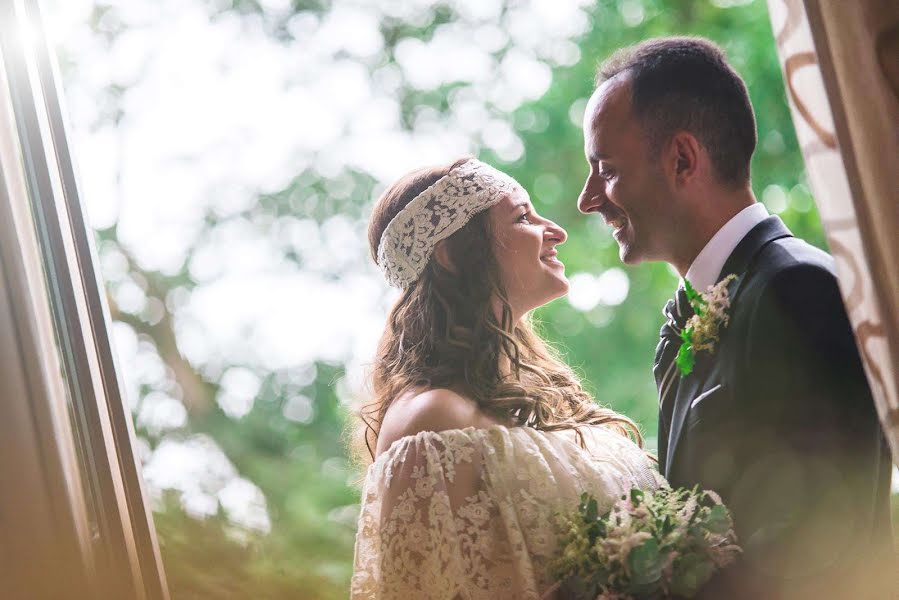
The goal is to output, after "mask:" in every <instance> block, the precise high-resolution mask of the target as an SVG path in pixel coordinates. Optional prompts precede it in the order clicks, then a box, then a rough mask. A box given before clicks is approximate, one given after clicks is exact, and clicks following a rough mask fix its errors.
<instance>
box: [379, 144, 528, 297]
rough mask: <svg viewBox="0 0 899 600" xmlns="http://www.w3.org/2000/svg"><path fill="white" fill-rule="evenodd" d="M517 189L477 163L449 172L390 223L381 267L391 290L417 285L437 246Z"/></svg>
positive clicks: (502, 175)
mask: <svg viewBox="0 0 899 600" xmlns="http://www.w3.org/2000/svg"><path fill="white" fill-rule="evenodd" d="M517 185H518V183H517V182H516V181H515V180H514V179H512V178H511V177H509V176H508V175H506V174H505V173H502V172H501V171H497V170H496V169H494V168H493V167H491V166H490V165H488V164H485V163H482V162H481V161H479V160H475V159H470V160H468V161H466V162H464V163H462V164H461V165H459V166H457V167H455V168H454V169H451V170H450V172H449V173H447V174H446V175H444V176H443V177H441V178H440V179H438V180H437V181H436V182H435V183H434V184H433V185H432V186H431V187H429V188H428V189H426V190H425V191H423V192H422V193H420V194H419V195H418V196H416V197H415V198H414V199H413V200H412V201H411V202H409V204H407V205H406V206H405V207H404V208H403V209H402V210H401V211H400V212H399V213H397V215H396V216H395V217H394V218H393V219H392V220H391V221H390V223H389V224H388V225H387V227H386V229H384V233H383V234H382V235H381V242H380V243H379V244H378V266H380V267H381V270H382V271H383V272H384V276H385V277H386V278H387V282H388V283H390V285H392V286H395V287H398V288H404V287H406V286H408V285H409V284H410V283H412V282H413V281H415V280H416V279H418V277H419V275H421V273H422V271H424V268H425V266H426V265H427V264H428V261H429V260H430V258H431V254H432V253H433V252H434V246H436V245H437V242H439V241H440V240H444V239H446V238H448V237H449V236H451V235H452V234H454V233H455V232H457V231H459V230H460V229H461V228H462V227H463V226H465V224H466V223H468V221H470V220H471V218H472V217H474V216H475V215H476V214H478V213H479V212H481V211H483V210H486V209H488V208H490V207H491V206H493V205H494V204H496V203H497V202H499V201H500V200H501V199H502V198H503V196H505V195H507V194H509V193H511V192H512V191H513V190H514V189H515V187H517Z"/></svg>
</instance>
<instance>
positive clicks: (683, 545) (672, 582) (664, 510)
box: [549, 488, 741, 600]
mask: <svg viewBox="0 0 899 600" xmlns="http://www.w3.org/2000/svg"><path fill="white" fill-rule="evenodd" d="M563 519H564V522H565V524H566V533H565V534H564V535H563V539H562V543H561V545H560V550H561V552H560V555H559V558H557V559H556V560H554V561H553V562H552V563H551V564H550V565H549V570H550V574H551V576H552V577H553V578H554V579H555V580H556V581H557V584H556V586H554V587H553V588H552V590H551V591H553V590H555V589H558V588H560V587H561V588H563V589H564V590H565V591H566V592H567V593H568V594H570V595H572V596H576V597H578V598H589V599H590V600H594V599H595V600H631V599H644V598H645V599H661V598H670V597H683V598H690V597H692V596H694V595H695V594H696V593H697V592H698V591H699V589H700V588H701V587H702V586H703V585H704V584H705V583H706V582H707V581H708V580H709V579H710V578H711V577H712V575H713V574H714V573H715V571H717V570H718V569H721V568H723V567H725V566H727V565H728V564H730V563H732V562H733V561H734V560H735V559H736V557H737V555H738V554H739V553H740V551H741V550H740V547H739V546H737V545H736V535H735V534H734V531H733V521H732V520H731V517H730V513H729V512H728V510H727V507H725V506H724V505H723V504H722V503H721V499H720V498H719V497H718V495H717V494H715V493H714V492H711V491H699V490H698V488H694V489H692V490H688V489H678V490H672V489H669V488H663V489H659V490H657V491H655V492H652V493H650V492H642V491H640V490H637V489H634V490H631V492H630V494H629V495H626V496H623V497H622V498H621V499H620V500H619V501H617V502H616V503H615V504H614V506H612V508H611V510H609V511H608V512H606V513H605V514H603V515H600V514H599V513H598V507H597V502H596V499H595V498H593V497H592V496H590V495H589V494H587V493H584V494H583V495H581V503H580V505H579V507H578V510H577V512H575V513H574V514H573V515H569V516H564V517H563ZM566 597H568V596H566Z"/></svg>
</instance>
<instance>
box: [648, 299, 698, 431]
mask: <svg viewBox="0 0 899 600" xmlns="http://www.w3.org/2000/svg"><path fill="white" fill-rule="evenodd" d="M662 314H663V315H665V319H666V321H665V324H664V325H662V330H661V331H660V332H659V337H660V338H661V339H660V340H659V345H658V347H657V348H656V360H655V364H654V365H653V375H655V380H656V386H657V389H658V391H659V408H660V409H661V412H662V426H663V427H667V426H668V424H669V423H670V422H671V411H672V405H673V404H674V397H675V396H676V395H677V383H678V375H679V372H678V370H677V366H676V365H675V358H676V357H677V352H678V350H680V347H681V343H682V340H681V332H682V331H683V330H684V327H685V326H686V324H687V321H689V320H690V317H692V316H693V314H694V313H693V307H692V306H691V305H690V300H689V299H688V298H687V291H686V290H685V289H684V288H683V287H679V288H677V294H675V296H674V298H672V299H671V300H669V301H668V303H667V304H665V308H663V309H662Z"/></svg>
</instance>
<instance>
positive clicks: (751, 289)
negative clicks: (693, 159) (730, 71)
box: [659, 216, 896, 600]
mask: <svg viewBox="0 0 899 600" xmlns="http://www.w3.org/2000/svg"><path fill="white" fill-rule="evenodd" d="M730 273H734V274H736V275H737V276H738V279H737V280H736V281H735V282H734V283H733V284H732V285H731V309H730V311H729V312H730V315H731V321H730V324H729V326H728V327H727V328H726V329H725V330H724V331H723V333H722V334H721V339H720V341H719V343H718V345H717V348H716V350H715V352H714V354H709V353H700V354H699V355H698V356H697V363H696V367H695V370H694V372H693V373H691V374H690V375H689V376H686V377H682V378H681V379H680V382H679V384H678V390H677V396H676V400H675V402H674V405H673V415H672V416H671V423H670V428H669V427H668V426H667V423H666V422H665V421H666V419H664V418H663V417H661V416H660V426H659V459H660V463H659V465H660V469H661V470H662V472H663V473H664V474H665V476H666V477H667V478H668V480H669V482H670V483H671V485H672V486H673V487H682V486H688V487H691V486H693V485H695V484H699V485H700V486H701V487H702V488H705V489H712V490H716V491H717V492H718V493H719V494H721V496H722V499H723V500H724V502H725V503H726V504H727V505H728V506H729V507H730V509H731V511H732V514H733V517H734V522H735V528H736V532H737V535H738V536H739V543H740V545H741V546H742V547H743V548H744V555H743V557H742V558H741V559H740V561H739V562H738V564H737V565H735V566H734V567H732V568H730V569H727V570H725V571H724V572H723V573H722V574H720V575H719V576H717V577H716V578H715V579H713V580H712V582H710V584H709V585H708V586H707V587H706V588H705V590H704V591H703V594H702V597H703V598H715V599H718V598H720V599H726V600H731V599H734V600H736V599H743V598H746V599H750V598H751V599H754V600H755V599H759V600H760V599H765V600H774V599H777V598H790V599H793V598H796V599H803V600H804V599H813V598H814V599H819V598H820V599H825V598H826V599H828V600H837V599H844V598H845V599H852V600H864V599H868V598H871V599H875V598H876V599H881V598H890V597H891V592H890V591H887V590H888V587H890V586H891V585H892V583H893V582H894V581H895V578H896V576H895V573H896V563H895V557H894V555H893V549H892V537H891V533H892V532H891V524H890V512H889V499H890V474H891V468H892V467H891V460H890V455H889V452H888V450H887V445H886V443H885V441H884V438H883V434H882V431H881V428H880V424H879V422H878V419H877V414H876V412H875V407H874V402H873V399H872V397H871V391H870V389H869V387H868V384H867V380H866V378H865V375H864V372H863V370H862V365H861V360H860V358H859V353H858V350H857V347H856V344H855V340H854V337H853V335H852V329H851V327H850V324H849V321H848V318H847V316H846V311H845V308H844V306H843V303H842V300H841V297H840V293H839V290H838V288H837V280H836V275H835V272H834V266H833V260H832V259H831V257H830V256H829V255H827V254H825V253H824V252H821V251H820V250H818V249H816V248H814V247H813V246H811V245H809V244H807V243H805V242H803V241H802V240H799V239H797V238H795V237H793V236H792V235H791V234H790V232H789V230H788V229H787V228H786V227H785V226H784V224H783V222H782V221H781V220H780V219H779V218H778V217H774V216H773V217H769V218H768V219H766V220H765V221H763V222H761V223H759V224H758V225H757V226H756V227H755V228H754V229H753V230H752V231H750V232H749V234H747V235H746V237H745V238H744V239H743V240H742V241H741V242H740V244H739V245H738V246H737V248H736V249H735V250H734V252H733V254H732V255H731V256H730V257H729V258H728V260H727V263H726V264H725V266H724V269H723V270H722V273H721V276H720V278H719V280H720V279H723V278H724V277H725V276H726V275H728V274H730Z"/></svg>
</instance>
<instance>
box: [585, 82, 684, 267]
mask: <svg viewBox="0 0 899 600" xmlns="http://www.w3.org/2000/svg"><path fill="white" fill-rule="evenodd" d="M629 88H630V84H629V83H628V81H627V79H626V78H621V77H617V78H613V79H611V80H609V81H607V82H605V83H604V84H603V85H601V86H600V87H599V88H598V89H597V90H596V91H595V92H594V93H593V96H591V98H590V101H589V102H588V104H587V110H586V112H585V113H584V152H585V154H586V157H587V163H588V164H589V166H590V173H589V175H588V176H587V181H586V182H585V183H584V189H583V191H582V192H581V195H580V198H579V199H578V208H579V209H580V210H581V212H584V213H598V214H600V215H601V216H602V218H603V220H605V222H606V224H607V225H609V226H610V227H611V228H612V237H613V238H615V241H616V242H617V243H618V247H619V255H620V257H621V260H622V261H623V262H624V263H626V264H636V263H639V262H642V261H644V260H660V259H661V260H663V259H665V251H664V240H665V239H666V237H667V235H668V231H667V229H666V228H669V225H668V224H669V223H670V220H669V219H668V215H667V213H666V208H667V207H668V206H669V205H670V203H669V202H667V199H668V196H669V191H668V187H667V184H666V181H665V178H664V175H663V172H662V169H661V166H660V162H659V161H658V159H654V158H653V156H652V153H651V152H650V148H649V144H648V143H647V141H646V135H645V133H644V131H643V128H642V126H641V125H640V123H639V122H638V121H637V119H636V118H635V117H634V115H633V111H632V109H631V99H630V89H629Z"/></svg>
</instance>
